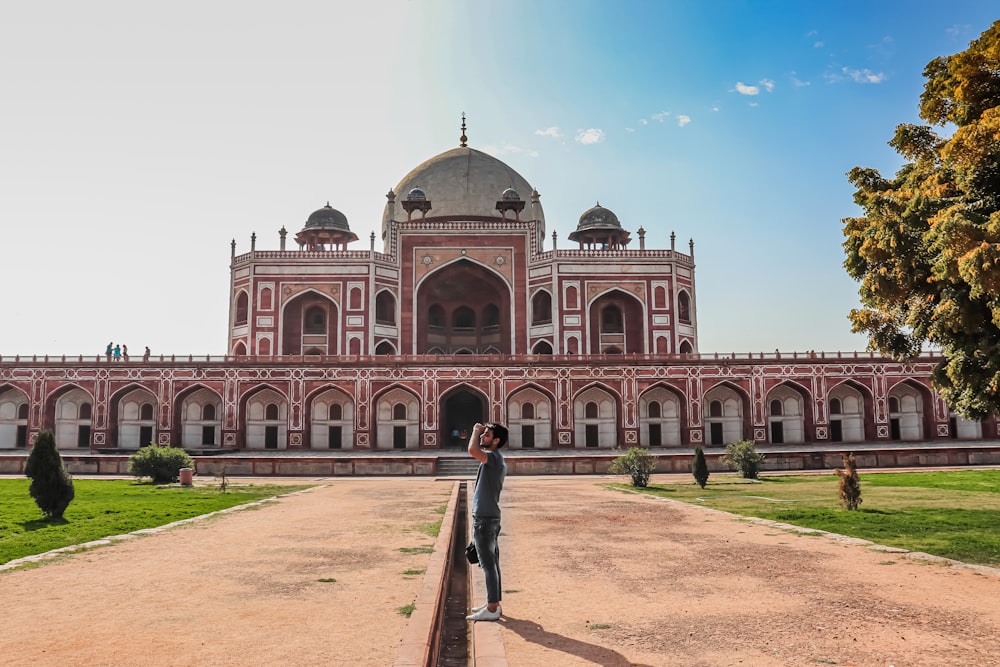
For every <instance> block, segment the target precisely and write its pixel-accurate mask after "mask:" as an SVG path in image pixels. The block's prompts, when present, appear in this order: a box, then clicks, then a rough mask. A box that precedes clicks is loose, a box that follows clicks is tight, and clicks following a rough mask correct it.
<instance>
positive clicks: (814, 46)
mask: <svg viewBox="0 0 1000 667" xmlns="http://www.w3.org/2000/svg"><path fill="white" fill-rule="evenodd" d="M823 46H825V45H824V44H823V42H815V43H814V44H813V48H814V49H822V48H823Z"/></svg>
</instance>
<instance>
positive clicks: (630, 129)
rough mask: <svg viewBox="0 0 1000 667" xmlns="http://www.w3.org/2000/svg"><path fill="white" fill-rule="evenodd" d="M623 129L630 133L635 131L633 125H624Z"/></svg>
mask: <svg viewBox="0 0 1000 667" xmlns="http://www.w3.org/2000/svg"><path fill="white" fill-rule="evenodd" d="M625 131H626V132H628V133H630V134H631V133H632V132H635V128H634V127H626V128H625Z"/></svg>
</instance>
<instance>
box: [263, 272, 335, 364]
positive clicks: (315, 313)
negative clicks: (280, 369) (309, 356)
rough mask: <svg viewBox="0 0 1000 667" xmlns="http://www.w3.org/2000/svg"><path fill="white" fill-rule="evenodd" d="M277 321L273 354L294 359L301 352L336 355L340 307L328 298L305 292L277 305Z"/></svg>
mask: <svg viewBox="0 0 1000 667" xmlns="http://www.w3.org/2000/svg"><path fill="white" fill-rule="evenodd" d="M279 319H280V322H281V325H280V332H281V333H280V337H279V339H278V344H277V345H276V346H275V352H274V353H275V354H288V355H298V354H303V351H304V350H320V351H321V353H322V354H330V355H334V354H340V345H339V343H340V306H339V304H338V303H337V301H336V300H334V299H333V298H332V297H331V296H330V295H329V294H324V293H323V292H320V291H319V290H317V289H315V288H312V287H309V288H306V289H304V290H302V291H300V292H298V293H297V294H295V296H293V297H291V298H290V299H287V300H286V301H285V302H284V303H283V304H282V305H281V310H280V318H279ZM279 350H280V352H279Z"/></svg>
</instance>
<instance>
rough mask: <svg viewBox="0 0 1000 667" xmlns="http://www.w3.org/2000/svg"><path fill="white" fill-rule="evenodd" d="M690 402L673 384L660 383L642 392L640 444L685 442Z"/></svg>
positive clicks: (640, 397)
mask: <svg viewBox="0 0 1000 667" xmlns="http://www.w3.org/2000/svg"><path fill="white" fill-rule="evenodd" d="M686 404H687V401H686V400H685V398H684V395H683V394H682V393H681V392H680V391H678V390H677V388H676V387H672V386H670V385H669V384H664V383H656V384H654V385H652V386H651V387H649V388H648V389H646V390H645V391H643V392H642V393H641V394H639V402H638V406H639V444H640V445H642V446H643V447H680V446H682V445H683V444H684V440H683V436H682V433H683V431H684V429H683V426H684V424H686V423H687V420H686V419H685V414H684V411H685V409H686V407H685V406H686Z"/></svg>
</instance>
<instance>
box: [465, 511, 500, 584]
mask: <svg viewBox="0 0 1000 667" xmlns="http://www.w3.org/2000/svg"><path fill="white" fill-rule="evenodd" d="M499 538H500V517H482V518H480V517H476V516H473V517H472V541H473V542H475V543H476V553H478V554H479V567H480V568H482V570H483V574H484V575H485V576H486V601H487V602H489V603H494V602H500V595H501V594H500V540H499Z"/></svg>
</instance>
